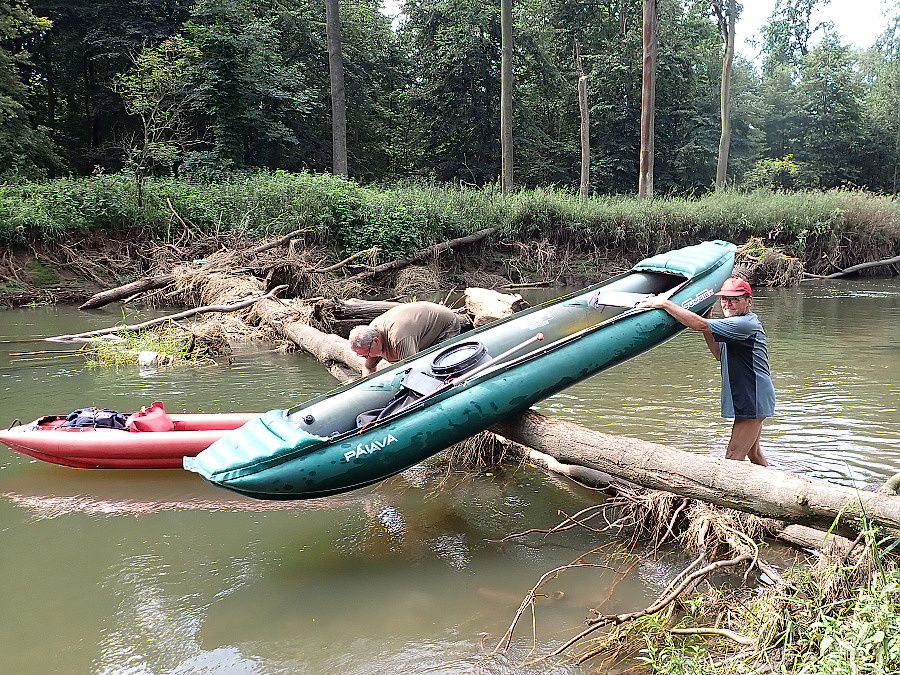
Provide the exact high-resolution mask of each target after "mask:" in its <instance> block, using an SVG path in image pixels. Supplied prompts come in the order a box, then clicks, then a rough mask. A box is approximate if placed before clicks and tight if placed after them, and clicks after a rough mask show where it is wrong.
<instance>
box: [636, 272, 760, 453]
mask: <svg viewBox="0 0 900 675" xmlns="http://www.w3.org/2000/svg"><path fill="white" fill-rule="evenodd" d="M716 295H718V296H719V301H720V303H721V305H722V313H723V314H724V315H725V318H724V319H706V318H704V317H702V316H699V315H697V314H695V313H694V312H692V311H690V310H689V309H685V308H684V307H681V306H680V305H676V304H675V303H674V302H672V301H671V300H665V299H663V298H659V297H657V296H651V297H649V298H647V299H646V300H642V301H641V302H640V303H639V304H638V305H637V306H638V307H654V308H656V309H662V310H665V311H666V312H668V313H669V314H670V315H671V316H672V317H673V318H675V319H676V320H678V321H679V322H681V323H682V324H684V325H685V326H687V327H688V328H691V329H693V330H696V331H700V332H702V333H703V337H704V338H706V345H707V347H709V351H711V352H712V355H713V356H714V357H716V359H717V360H718V361H720V362H721V364H722V417H733V418H734V425H733V426H732V428H731V440H729V441H728V448H727V449H726V450H725V458H726V459H736V460H743V459H746V458H749V459H750V461H751V462H753V463H754V464H760V465H761V466H768V465H769V462H768V461H767V460H766V456H765V455H764V454H763V452H762V450H761V449H760V447H759V437H760V434H761V433H762V426H763V420H764V419H765V418H766V417H771V416H772V415H774V414H775V388H774V386H773V385H772V378H771V376H770V375H769V356H768V350H767V348H766V331H765V330H764V329H763V326H762V323H760V321H759V317H758V316H756V314H754V313H753V312H751V311H750V309H751V308H752V307H753V291H752V289H751V288H750V284H748V283H747V282H746V281H744V280H743V279H739V278H737V277H730V278H728V279H726V280H725V283H724V284H722V289H721V290H720V291H719V292H718V293H716ZM706 316H708V313H707V314H706Z"/></svg>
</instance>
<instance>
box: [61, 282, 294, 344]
mask: <svg viewBox="0 0 900 675" xmlns="http://www.w3.org/2000/svg"><path fill="white" fill-rule="evenodd" d="M286 288H287V286H276V287H275V288H273V289H272V290H271V291H269V292H268V293H266V294H265V295H257V296H254V297H251V298H247V299H246V300H241V301H240V302H235V303H233V304H230V305H207V306H205V307H196V308H194V309H189V310H187V311H184V312H180V313H179V314H171V315H169V316H161V317H159V318H157V319H152V320H150V321H145V322H143V323H138V324H132V325H130V326H113V327H112V328H103V329H100V330H92V331H88V332H86V333H76V334H74V335H57V336H56V337H48V338H44V341H45V342H77V341H80V340H84V339H85V338H90V337H94V336H97V335H108V334H110V333H118V332H119V331H123V330H130V331H136V330H143V329H144V328H150V327H151V326H156V325H159V324H161V323H165V322H166V321H175V320H177V319H186V318H188V317H191V316H194V315H195V314H203V313H207V312H234V311H236V310H238V309H243V308H244V307H249V306H250V305H253V304H255V303H257V302H259V301H260V300H265V299H267V298H274V297H275V296H276V295H277V294H278V293H280V292H281V291H283V290H285V289H286Z"/></svg>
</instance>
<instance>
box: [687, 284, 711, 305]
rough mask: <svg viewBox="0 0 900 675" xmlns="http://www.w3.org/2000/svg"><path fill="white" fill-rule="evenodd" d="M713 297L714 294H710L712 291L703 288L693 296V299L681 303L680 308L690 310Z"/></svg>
mask: <svg viewBox="0 0 900 675" xmlns="http://www.w3.org/2000/svg"><path fill="white" fill-rule="evenodd" d="M713 295H715V294H714V293H713V292H712V289H709V288H704V289H703V290H702V291H700V292H699V293H697V295H695V296H694V297H693V298H688V299H687V300H685V301H684V302H682V303H681V306H682V307H684V308H685V309H690V308H691V307H693V306H694V305H696V304H699V303H701V302H703V301H704V300H707V299H709V298H711V297H712V296H713Z"/></svg>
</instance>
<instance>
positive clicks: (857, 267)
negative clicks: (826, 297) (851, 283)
mask: <svg viewBox="0 0 900 675" xmlns="http://www.w3.org/2000/svg"><path fill="white" fill-rule="evenodd" d="M895 263H900V255H898V256H894V257H893V258H886V259H884V260H875V261H873V262H867V263H860V264H859V265H854V266H853V267H848V268H847V269H845V270H841V271H840V272H834V273H833V274H826V275H825V276H824V277H822V278H823V279H834V278H835V277H842V276H844V275H845V274H851V273H852V272H858V271H859V270H863V269H866V268H867V267H880V266H881V265H893V264H895Z"/></svg>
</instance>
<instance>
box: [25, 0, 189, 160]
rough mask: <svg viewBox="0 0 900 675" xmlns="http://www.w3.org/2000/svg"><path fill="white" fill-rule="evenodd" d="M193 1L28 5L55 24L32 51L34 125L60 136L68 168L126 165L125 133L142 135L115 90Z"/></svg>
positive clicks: (34, 0)
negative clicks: (135, 61)
mask: <svg viewBox="0 0 900 675" xmlns="http://www.w3.org/2000/svg"><path fill="white" fill-rule="evenodd" d="M190 2H192V0H85V1H82V2H69V1H68V0H29V4H30V5H31V7H32V8H33V9H34V11H35V12H36V13H38V14H40V15H41V16H46V17H48V18H49V19H50V21H52V23H53V26H52V28H51V29H49V30H45V31H42V32H41V33H40V34H37V35H35V36H34V40H33V41H32V43H31V44H30V51H31V52H32V54H33V58H32V65H31V66H29V67H28V68H27V69H26V75H27V79H28V81H29V82H33V83H35V86H34V91H33V96H32V104H33V109H34V119H35V120H36V122H37V123H38V124H42V125H44V126H46V127H48V128H49V129H52V130H53V135H54V137H55V138H56V139H57V140H58V142H59V144H60V145H61V147H62V152H63V154H64V157H65V161H66V164H67V167H66V168H67V169H68V170H69V171H74V172H76V173H82V174H87V173H90V172H91V171H92V170H93V168H94V166H95V165H97V164H99V165H102V166H103V167H104V168H107V169H111V170H114V169H117V168H119V167H120V166H121V162H122V149H121V147H120V146H119V140H120V139H121V138H122V136H123V129H124V130H130V131H132V132H135V133H139V128H138V126H139V125H138V124H137V123H136V120H129V119H128V117H127V115H126V113H125V110H124V106H123V101H122V99H121V97H120V96H118V95H117V94H116V93H115V92H114V91H113V87H112V83H113V80H114V79H115V77H116V75H117V74H118V73H121V72H124V71H125V70H127V69H128V68H130V67H131V65H132V57H133V56H134V55H135V54H138V53H139V52H140V51H141V49H142V48H143V47H145V46H147V45H151V46H152V45H158V44H159V43H160V42H162V41H163V40H165V39H166V38H168V37H170V36H171V35H172V34H173V33H174V32H175V31H176V30H177V27H178V26H179V25H180V24H181V22H182V21H183V20H184V19H185V17H186V16H187V6H188V4H189V3H190Z"/></svg>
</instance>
